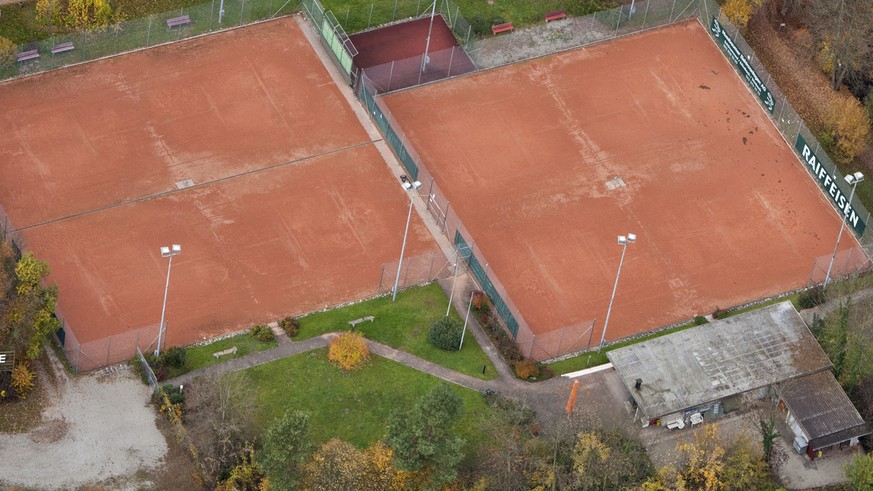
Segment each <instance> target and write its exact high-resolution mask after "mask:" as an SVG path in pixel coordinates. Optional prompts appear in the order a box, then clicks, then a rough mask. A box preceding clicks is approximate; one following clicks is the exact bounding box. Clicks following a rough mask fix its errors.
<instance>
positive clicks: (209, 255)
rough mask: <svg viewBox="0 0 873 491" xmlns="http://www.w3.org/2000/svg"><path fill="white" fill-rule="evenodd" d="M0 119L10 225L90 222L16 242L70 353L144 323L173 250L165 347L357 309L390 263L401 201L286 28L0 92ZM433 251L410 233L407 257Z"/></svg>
mask: <svg viewBox="0 0 873 491" xmlns="http://www.w3.org/2000/svg"><path fill="white" fill-rule="evenodd" d="M0 105H3V107H4V108H6V107H9V106H12V109H10V110H4V112H3V116H2V119H0V131H2V133H3V134H6V135H15V136H14V138H7V139H4V140H3V142H2V143H0V148H2V150H0V203H2V204H3V206H5V208H6V209H7V210H8V212H9V214H10V216H11V219H12V221H13V223H14V224H15V225H16V226H18V227H19V228H22V227H26V226H29V225H31V224H33V223H34V222H39V221H47V220H55V219H58V218H61V217H63V216H65V215H68V214H71V213H76V212H80V211H86V210H96V211H93V212H90V213H86V214H83V215H79V216H76V217H72V218H67V219H61V220H56V221H52V222H50V223H47V224H44V225H37V226H33V227H31V228H27V229H25V230H23V231H22V232H20V234H21V235H22V236H23V237H22V238H23V240H24V243H25V244H26V246H27V249H28V250H30V251H33V252H34V253H35V254H36V255H38V256H39V257H42V258H44V259H46V260H47V261H48V263H49V265H50V267H51V269H52V275H51V276H50V278H49V280H50V281H51V282H55V283H57V284H58V286H59V288H60V310H61V312H62V313H63V314H64V316H65V318H66V321H67V322H68V325H69V327H70V328H72V330H73V331H74V334H75V337H76V338H77V339H78V341H79V342H82V343H84V342H88V341H90V340H95V339H99V338H103V337H105V336H108V335H114V334H121V333H125V332H129V331H131V330H133V329H136V328H140V327H143V326H154V325H157V324H158V321H159V319H160V314H161V301H162V296H163V288H164V281H165V278H166V273H167V260H166V259H163V258H161V257H160V254H159V248H160V246H162V245H168V244H171V243H179V244H181V245H182V248H183V251H182V254H181V255H180V256H178V257H176V258H175V259H174V260H173V270H172V278H171V283H170V295H169V302H168V305H167V318H168V321H169V330H168V332H169V338H168V339H169V343H170V344H180V343H189V342H192V341H195V340H198V339H201V338H204V337H213V336H216V335H219V334H222V333H225V332H229V331H235V330H239V329H243V328H246V327H249V326H251V325H253V324H255V323H261V322H268V321H271V320H276V319H277V318H281V317H283V316H285V315H293V314H299V313H303V312H307V311H311V310H313V309H319V308H322V307H325V306H328V305H335V304H338V303H342V302H347V301H351V300H355V299H358V298H361V297H362V296H365V295H371V294H373V293H375V292H376V289H377V287H378V286H379V280H380V273H381V267H382V264H383V263H385V262H390V261H396V260H397V255H398V254H399V251H400V242H401V240H402V237H403V230H404V226H405V223H406V211H407V208H408V198H407V196H406V195H405V193H403V191H402V190H401V189H400V186H399V185H398V182H397V180H396V179H395V177H394V176H392V174H391V172H390V170H389V169H388V167H387V166H386V164H385V162H384V161H383V160H382V158H381V157H380V155H379V153H378V151H377V150H376V149H375V148H374V146H373V145H372V144H371V143H370V142H369V139H368V138H367V134H366V133H365V131H364V129H363V128H362V127H361V126H360V124H359V122H358V121H357V119H356V117H355V116H354V114H353V113H352V111H351V109H350V108H349V106H348V105H347V103H346V102H345V100H344V99H343V98H342V95H341V94H340V92H339V90H338V88H337V86H336V85H335V84H334V83H333V81H332V79H331V78H330V76H329V75H328V73H327V71H326V70H325V68H324V66H323V65H322V64H321V62H320V61H319V60H318V58H317V57H316V55H315V53H314V52H313V51H312V48H311V47H310V46H309V44H308V43H307V41H306V39H305V38H304V36H303V33H302V32H300V30H299V28H298V26H297V24H296V22H295V20H294V19H293V18H286V19H281V20H278V21H275V22H269V23H264V24H260V25H257V26H252V27H248V28H245V29H239V30H234V31H230V32H226V33H222V34H217V35H212V36H209V37H208V38H205V39H199V40H194V41H190V42H183V43H180V44H174V45H171V46H165V47H161V48H157V49H152V50H148V51H145V52H141V53H136V54H132V55H127V56H123V57H119V58H114V59H110V60H105V61H100V62H96V63H89V64H87V65H83V66H79V67H76V68H75V69H72V70H69V69H64V70H58V71H55V72H50V73H46V74H44V75H40V76H37V77H32V78H28V79H24V80H19V81H17V82H14V83H9V84H4V85H2V86H0ZM52 142H54V143H52ZM349 147H352V148H349ZM299 158H302V160H298V161H295V162H292V163H289V164H287V165H281V164H282V163H284V162H287V161H289V160H292V159H299ZM268 166H274V167H272V168H267V167H268ZM249 171H251V172H249ZM241 173H243V174H241ZM184 178H191V179H193V180H194V181H195V183H202V184H199V185H197V186H195V187H192V188H187V189H184V190H177V189H176V187H175V186H174V183H175V181H177V180H180V179H184ZM215 179H219V180H218V181H214V180H215ZM207 180H213V181H211V182H205V181H207ZM157 193H166V194H161V195H159V196H154V195H155V194H157ZM126 200H135V202H133V203H129V204H124V205H120V206H114V207H110V208H104V207H106V206H108V205H112V204H115V203H118V202H122V201H126ZM101 208H103V209H101ZM433 247H434V244H433V240H432V238H431V237H430V235H429V233H428V231H427V229H426V227H425V226H424V225H423V223H421V222H420V221H419V220H417V219H416V220H415V221H414V222H413V228H412V230H411V232H410V242H409V243H408V244H407V252H408V255H415V254H421V253H424V252H429V251H431V250H432V248H433ZM140 341H141V344H142V345H143V346H145V345H147V344H148V342H149V341H151V340H146V342H145V343H142V341H143V340H140ZM113 349H114V347H113ZM132 349H133V348H132V346H131V347H130V350H132ZM126 356H127V357H129V356H130V353H126Z"/></svg>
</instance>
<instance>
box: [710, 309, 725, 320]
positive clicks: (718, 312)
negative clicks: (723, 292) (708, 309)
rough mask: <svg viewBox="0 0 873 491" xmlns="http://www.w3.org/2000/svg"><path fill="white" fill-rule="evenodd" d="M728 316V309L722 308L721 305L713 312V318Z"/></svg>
mask: <svg viewBox="0 0 873 491" xmlns="http://www.w3.org/2000/svg"><path fill="white" fill-rule="evenodd" d="M727 316H728V312H727V310H722V309H721V307H716V308H715V310H714V311H713V312H712V318H713V319H724V318H725V317H727Z"/></svg>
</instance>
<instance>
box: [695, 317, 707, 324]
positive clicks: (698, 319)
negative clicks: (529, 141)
mask: <svg viewBox="0 0 873 491" xmlns="http://www.w3.org/2000/svg"><path fill="white" fill-rule="evenodd" d="M704 324H709V321H708V320H706V317H704V316H702V315H698V316H695V317H694V325H695V326H702V325H704Z"/></svg>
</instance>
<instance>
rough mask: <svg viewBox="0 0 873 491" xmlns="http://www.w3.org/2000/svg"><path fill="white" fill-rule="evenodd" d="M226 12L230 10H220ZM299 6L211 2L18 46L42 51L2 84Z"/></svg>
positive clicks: (263, 0)
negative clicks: (17, 78) (222, 7)
mask: <svg viewBox="0 0 873 491" xmlns="http://www.w3.org/2000/svg"><path fill="white" fill-rule="evenodd" d="M222 4H223V6H224V10H220V7H221V6H222ZM298 8H299V1H298V0H294V1H289V0H223V2H222V0H210V1H208V2H205V3H201V4H197V5H192V6H190V7H184V8H180V9H177V10H172V11H169V12H163V13H160V14H152V15H149V16H148V17H142V18H138V19H130V20H127V21H125V22H121V23H118V24H113V25H111V26H108V27H106V28H103V29H97V30H92V31H77V32H72V33H67V34H57V35H55V36H52V37H50V38H47V39H43V40H41V41H34V42H29V43H25V44H22V45H20V46H18V48H17V50H16V53H25V52H28V51H33V50H36V51H37V53H38V54H39V57H37V58H32V59H28V60H26V61H20V62H16V63H15V64H14V65H12V66H9V67H6V68H0V79H7V78H12V77H16V76H19V75H26V74H31V73H38V72H41V71H45V70H50V69H53V68H58V67H62V66H66V65H71V64H74V63H81V62H84V61H89V60H95V59H97V58H102V57H104V56H110V55H115V54H118V53H123V52H125V51H132V50H135V49H140V48H147V47H149V46H155V45H158V44H163V43H168V42H172V41H178V40H180V39H185V38H189V37H192V36H199V35H201V34H206V33H209V32H214V31H218V30H222V29H227V28H231V27H237V26H241V25H245V24H249V23H252V22H258V21H262V20H266V19H270V18H272V17H275V16H277V15H283V14H289V13H292V12H295V11H297V10H298Z"/></svg>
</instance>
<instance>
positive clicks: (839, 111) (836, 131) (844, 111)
mask: <svg viewBox="0 0 873 491" xmlns="http://www.w3.org/2000/svg"><path fill="white" fill-rule="evenodd" d="M825 125H826V126H827V128H828V132H829V133H830V134H831V136H832V137H833V139H834V142H835V143H834V156H835V158H836V160H838V161H840V162H842V163H849V162H851V161H853V160H855V157H857V156H858V155H859V154H860V153H861V152H863V151H864V149H865V148H866V147H867V140H868V138H869V137H870V119H869V118H868V117H867V111H865V110H864V108H863V107H861V104H860V103H859V102H858V100H857V99H855V98H854V97H848V96H846V97H842V98H840V100H839V101H838V102H837V103H836V104H835V105H834V106H833V107H832V108H831V112H830V114H828V117H827V118H826V120H825Z"/></svg>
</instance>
